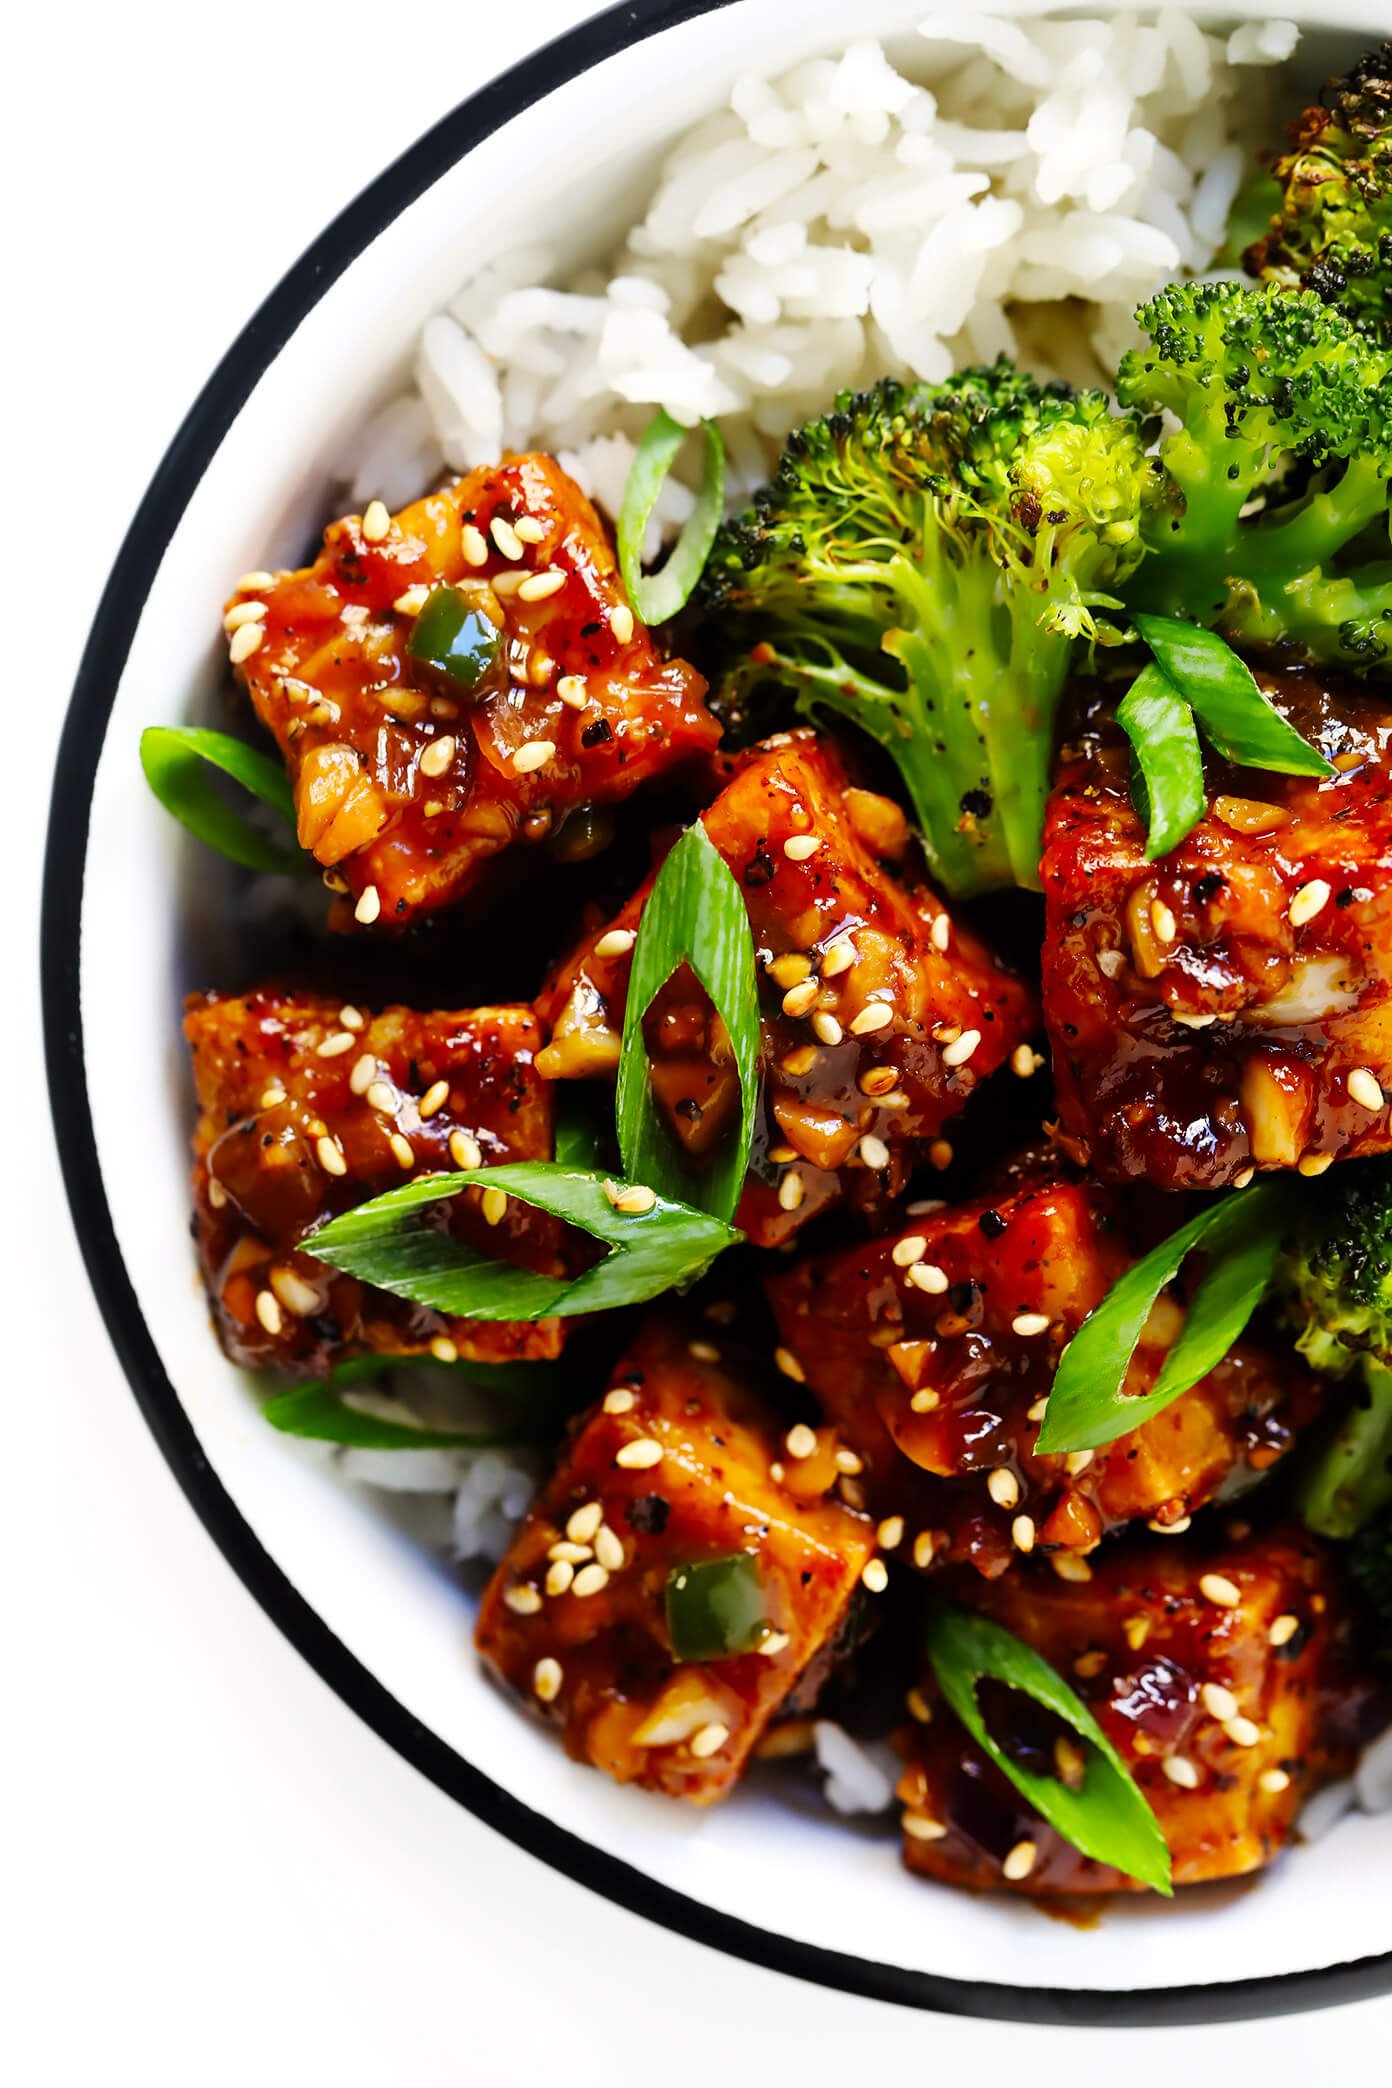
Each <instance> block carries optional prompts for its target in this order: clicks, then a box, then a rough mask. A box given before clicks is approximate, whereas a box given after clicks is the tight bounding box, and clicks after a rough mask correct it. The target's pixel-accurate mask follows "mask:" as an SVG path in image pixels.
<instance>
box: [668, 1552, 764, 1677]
mask: <svg viewBox="0 0 1392 2088" xmlns="http://www.w3.org/2000/svg"><path fill="white" fill-rule="evenodd" d="M768 1628H769V1623H768V1607H767V1604H766V1603H765V1601H764V1590H763V1585H762V1583H761V1581H760V1579H759V1569H758V1567H757V1566H756V1564H755V1563H754V1561H753V1559H751V1558H750V1556H749V1553H748V1552H732V1553H731V1554H730V1556H729V1557H728V1558H724V1559H702V1560H700V1561H699V1562H697V1563H695V1564H693V1565H689V1566H674V1567H673V1568H672V1570H671V1572H670V1573H669V1574H668V1576H667V1635H668V1637H669V1638H670V1639H671V1641H672V1651H673V1653H674V1654H675V1655H676V1657H677V1659H678V1660H728V1659H729V1658H730V1656H731V1655H732V1654H736V1653H752V1652H753V1651H754V1649H755V1647H756V1646H757V1645H758V1644H759V1642H760V1641H761V1640H762V1639H764V1638H765V1637H767V1635H768Z"/></svg>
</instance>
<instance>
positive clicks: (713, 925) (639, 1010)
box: [615, 820, 759, 1219]
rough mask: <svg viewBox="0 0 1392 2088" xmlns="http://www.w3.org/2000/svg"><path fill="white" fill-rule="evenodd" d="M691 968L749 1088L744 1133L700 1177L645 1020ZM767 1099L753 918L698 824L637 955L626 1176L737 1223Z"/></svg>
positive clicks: (623, 1121) (655, 904)
mask: <svg viewBox="0 0 1392 2088" xmlns="http://www.w3.org/2000/svg"><path fill="white" fill-rule="evenodd" d="M683 964H686V965H689V966H690V968H691V970H692V972H693V973H694V974H695V976H696V978H697V979H698V980H699V981H700V983H701V985H702V986H703V987H704V988H705V990H706V992H707V993H708V994H709V995H710V998H711V1002H712V1005H713V1006H714V1008H715V1012H716V1014H717V1015H718V1016H719V1017H720V1019H721V1021H722V1022H723V1023H724V1025H725V1029H726V1032H727V1034H728V1036H729V1039H730V1048H731V1051H732V1052H733V1054H734V1062H735V1068H736V1071H737V1072H738V1074H739V1083H740V1121H739V1129H738V1132H737V1134H736V1135H735V1136H734V1137H733V1138H730V1139H728V1140H726V1141H725V1143H724V1145H723V1146H722V1148H721V1150H720V1151H719V1152H718V1153H717V1154H716V1155H715V1157H714V1159H713V1160H712V1162H711V1164H710V1165H709V1166H708V1167H707V1168H705V1169H704V1170H703V1171H702V1172H700V1173H697V1172H696V1171H695V1170H694V1169H692V1168H691V1167H690V1166H689V1165H688V1163H687V1161H686V1160H685V1158H684V1157H683V1155H682V1154H681V1152H680V1151H679V1149H678V1147H677V1145H676V1142H675V1141H674V1139H673V1138H672V1136H671V1134H670V1133H669V1131H668V1130H667V1127H666V1126H665V1124H664V1123H663V1121H662V1119H661V1117H660V1116H659V1114H658V1111H657V1107H656V1104H655V1103H654V1101H653V1096H652V1086H651V1081H650V1079H649V1067H648V1055H647V1049H646V1046H645V1045H644V1042H643V1017H644V1016H645V1015H646V1013H647V1011H648V1009H649V1007H650V1006H651V1005H652V1002H653V999H654V997H655V996H656V995H657V994H658V993H660V992H661V990H662V988H663V987H664V986H665V985H666V983H667V981H668V980H669V979H670V978H671V976H672V974H673V972H675V971H676V970H677V969H678V967H679V966H681V965H683ZM758 1092H759V988H758V980H757V976H756V973H755V969H754V938H753V934H752V932H751V930H750V926H749V913H748V910H747V908H746V906H745V903H744V899H743V897H742V895H741V893H740V888H739V886H738V885H737V884H736V882H735V880H734V878H733V877H732V876H731V874H730V871H729V869H728V867H727V865H726V863H725V860H724V858H723V857H722V856H721V855H720V853H719V852H718V850H717V849H716V847H715V845H714V843H713V842H712V841H711V839H710V837H709V835H708V834H707V833H706V830H705V828H704V827H703V826H702V825H701V823H700V821H699V820H698V821H697V823H696V825H695V826H693V827H689V828H688V829H687V831H686V832H685V833H684V834H683V835H682V837H681V839H680V841H678V842H677V844H676V846H675V847H674V848H673V849H671V850H670V851H669V853H668V855H667V858H666V860H665V862H664V863H663V865H662V868H661V869H660V870H659V871H658V874H657V880H656V882H655V883H654V885H653V888H652V892H651V894H650V895H649V897H648V899H647V900H646V902H645V904H644V907H643V917H642V921H641V922H640V924H639V928H638V940H637V942H636V943H635V945H634V949H633V964H632V968H631V970H630V972H629V977H628V1006H627V1009H626V1012H625V1015H624V1033H623V1050H622V1053H621V1056H620V1059H619V1081H618V1093H617V1099H616V1102H615V1115H616V1117H617V1121H618V1132H619V1151H620V1153H621V1154H622V1155H623V1163H624V1171H625V1173H626V1174H627V1175H628V1177H629V1179H630V1180H631V1181H634V1182H647V1183H649V1184H650V1185H651V1187H653V1188H654V1189H658V1190H660V1191H661V1192H662V1194H663V1195H664V1196H670V1197H673V1198H676V1199H678V1200H680V1201H681V1202H684V1203H688V1204H691V1205H694V1206H695V1207H696V1208H697V1209H699V1210H705V1211H710V1212H711V1213H712V1214H713V1215H714V1216H715V1217H717V1218H720V1219H729V1218H730V1217H731V1216H733V1213H734V1209H735V1206H736V1204H737V1203H738V1202H739V1196H740V1190H741V1188H742V1186H743V1183H744V1175H745V1169H746V1168H747V1167H748V1165H749V1148H750V1144H751V1141H752V1139H753V1136H754V1115H755V1105H756V1103H757V1101H758Z"/></svg>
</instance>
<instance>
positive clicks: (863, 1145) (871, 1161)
mask: <svg viewBox="0 0 1392 2088" xmlns="http://www.w3.org/2000/svg"><path fill="white" fill-rule="evenodd" d="M860 1157H861V1159H862V1160H863V1161H864V1163H865V1165H866V1166H867V1167H868V1168H870V1169H871V1170H872V1172H873V1173H875V1174H878V1173H880V1171H881V1170H882V1169H883V1168H886V1167H888V1165H889V1147H888V1146H887V1145H886V1144H885V1142H884V1140H883V1139H882V1138H876V1137H875V1135H874V1133H873V1132H870V1131H867V1132H866V1134H865V1136H864V1138H862V1140H861V1141H860Z"/></svg>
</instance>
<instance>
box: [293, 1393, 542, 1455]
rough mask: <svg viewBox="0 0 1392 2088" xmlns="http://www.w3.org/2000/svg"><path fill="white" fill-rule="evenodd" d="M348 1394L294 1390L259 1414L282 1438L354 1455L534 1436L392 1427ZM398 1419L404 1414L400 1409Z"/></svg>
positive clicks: (486, 1444)
mask: <svg viewBox="0 0 1392 2088" xmlns="http://www.w3.org/2000/svg"><path fill="white" fill-rule="evenodd" d="M352 1400H353V1394H352V1393H351V1392H340V1391H334V1390H333V1388H332V1387H331V1386H329V1385H296V1386H295V1387H294V1389H293V1390H292V1391H289V1392H278V1393H277V1394H276V1396H275V1397H274V1399H269V1400H267V1402H266V1404H265V1406H264V1407H263V1408H262V1409H261V1412H262V1415H263V1417H264V1419H266V1420H267V1421H269V1422H270V1424H271V1426H272V1428H278V1429H280V1431H281V1433H282V1434H283V1435H294V1436H307V1437H309V1438H310V1439H311V1440H313V1441H314V1442H319V1443H344V1444H348V1445H350V1446H351V1447H352V1448H353V1449H356V1450H492V1449H497V1448H499V1447H501V1446H503V1445H506V1444H511V1443H528V1442H531V1441H532V1440H533V1431H532V1430H531V1429H528V1428H522V1427H517V1426H514V1427H511V1428H495V1429H444V1428H427V1427H425V1426H424V1424H418V1423H416V1422H414V1421H411V1420H402V1421H392V1420H389V1419H388V1418H387V1416H386V1415H385V1414H380V1413H369V1412H368V1411H367V1410H366V1409H365V1408H362V1407H355V1406H354V1405H353V1404H352ZM402 1412H403V1414H404V1413H405V1412H406V1409H405V1408H404V1407H403V1408H402Z"/></svg>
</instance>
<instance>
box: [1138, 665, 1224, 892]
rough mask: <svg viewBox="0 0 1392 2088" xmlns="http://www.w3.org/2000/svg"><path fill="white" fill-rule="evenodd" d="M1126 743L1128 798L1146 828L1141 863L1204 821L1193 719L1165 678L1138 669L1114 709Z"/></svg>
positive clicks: (1165, 852)
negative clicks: (1129, 757) (1128, 748)
mask: <svg viewBox="0 0 1392 2088" xmlns="http://www.w3.org/2000/svg"><path fill="white" fill-rule="evenodd" d="M1116 715H1117V723H1118V725H1120V727H1121V729H1122V731H1123V732H1124V733H1125V734H1126V737H1127V738H1128V739H1129V740H1130V742H1131V754H1132V761H1133V768H1132V776H1131V796H1132V800H1133V802H1134V803H1135V807H1136V810H1137V811H1138V812H1139V813H1140V815H1141V818H1142V819H1143V820H1144V821H1145V826H1146V835H1147V840H1146V861H1147V862H1149V863H1153V862H1154V861H1155V859H1156V857H1157V856H1162V855H1168V854H1169V852H1170V850H1171V849H1172V848H1178V846H1179V844H1180V842H1181V841H1182V840H1183V839H1184V837H1185V835H1186V834H1187V833H1189V832H1190V831H1191V829H1192V828H1194V827H1196V826H1197V825H1198V823H1199V821H1200V820H1201V819H1202V818H1203V816H1204V811H1205V808H1206V804H1207V800H1206V798H1205V796H1204V776H1203V756H1202V754H1201V753H1200V752H1199V735H1198V733H1197V732H1196V731H1195V729H1194V713H1193V712H1192V711H1191V710H1190V708H1189V706H1188V704H1187V703H1186V702H1185V701H1184V698H1183V697H1182V696H1181V695H1180V693H1179V691H1178V689H1176V687H1175V685H1174V683H1173V682H1172V681H1171V680H1170V678H1169V676H1168V675H1167V674H1165V673H1163V672H1162V671H1161V669H1160V668H1159V667H1157V666H1155V665H1154V664H1153V663H1152V665H1150V666H1149V667H1143V668H1142V669H1141V671H1140V673H1139V674H1138V675H1137V676H1136V679H1135V680H1134V681H1133V682H1132V684H1131V686H1130V688H1129V689H1128V690H1127V692H1126V694H1125V696H1123V698H1122V700H1121V702H1120V703H1119V704H1118V706H1117V714H1116Z"/></svg>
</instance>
